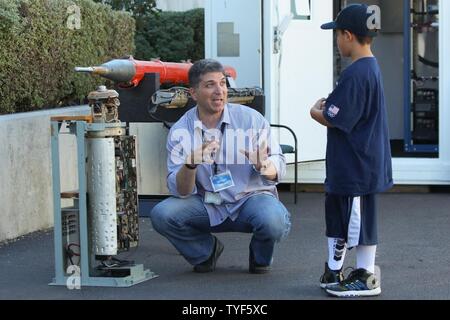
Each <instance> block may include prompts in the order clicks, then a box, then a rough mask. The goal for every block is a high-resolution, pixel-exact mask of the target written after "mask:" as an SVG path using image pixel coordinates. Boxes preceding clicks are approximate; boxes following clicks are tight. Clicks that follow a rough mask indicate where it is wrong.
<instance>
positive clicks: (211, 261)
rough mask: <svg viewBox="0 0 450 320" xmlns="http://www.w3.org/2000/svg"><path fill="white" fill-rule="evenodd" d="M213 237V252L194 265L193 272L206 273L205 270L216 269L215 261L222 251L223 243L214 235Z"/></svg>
mask: <svg viewBox="0 0 450 320" xmlns="http://www.w3.org/2000/svg"><path fill="white" fill-rule="evenodd" d="M213 238H214V246H213V252H212V254H211V256H210V257H209V258H208V260H206V261H204V262H202V263H200V264H197V265H195V266H194V272H198V273H207V272H213V271H214V270H215V269H216V262H217V260H218V259H219V257H220V255H221V254H222V251H223V248H224V246H223V244H222V242H220V241H219V239H217V238H216V237H215V236H213Z"/></svg>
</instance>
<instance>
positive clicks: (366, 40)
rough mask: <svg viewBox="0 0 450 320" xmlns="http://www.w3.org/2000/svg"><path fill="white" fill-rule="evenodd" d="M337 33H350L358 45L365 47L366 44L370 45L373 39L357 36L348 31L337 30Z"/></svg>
mask: <svg viewBox="0 0 450 320" xmlns="http://www.w3.org/2000/svg"><path fill="white" fill-rule="evenodd" d="M337 31H338V32H342V33H344V32H345V31H348V32H350V33H351V34H353V35H354V36H355V38H356V41H358V43H359V44H360V45H366V44H372V43H373V37H369V36H359V35H357V34H355V33H354V32H352V31H350V30H343V29H337Z"/></svg>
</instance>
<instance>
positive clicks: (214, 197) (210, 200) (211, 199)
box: [205, 192, 223, 206]
mask: <svg viewBox="0 0 450 320" xmlns="http://www.w3.org/2000/svg"><path fill="white" fill-rule="evenodd" d="M222 202H223V201H222V197H221V196H220V194H218V193H213V192H205V203H206V204H215V205H216V206H220V205H221V204H222Z"/></svg>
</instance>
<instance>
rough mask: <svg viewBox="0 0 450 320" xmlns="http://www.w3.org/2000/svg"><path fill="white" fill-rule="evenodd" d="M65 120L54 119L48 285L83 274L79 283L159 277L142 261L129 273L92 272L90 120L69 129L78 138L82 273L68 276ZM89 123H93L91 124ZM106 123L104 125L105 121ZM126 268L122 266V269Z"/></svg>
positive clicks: (112, 283)
mask: <svg viewBox="0 0 450 320" xmlns="http://www.w3.org/2000/svg"><path fill="white" fill-rule="evenodd" d="M62 123H63V121H52V122H51V148H52V175H53V208H54V209H53V210H54V225H55V226H54V242H55V278H54V279H53V281H52V282H51V283H50V284H49V285H64V286H67V285H68V284H69V283H70V282H71V281H73V277H74V276H79V277H80V282H79V283H80V286H98V287H130V286H132V285H135V284H138V283H141V282H144V281H146V280H150V279H152V278H155V277H157V275H156V274H155V273H153V272H152V271H150V270H148V269H147V270H144V267H143V265H142V264H139V265H134V266H131V267H127V269H129V273H130V275H129V276H126V277H98V276H91V275H90V270H89V268H90V263H89V262H90V254H89V235H88V219H87V201H86V200H87V199H86V191H87V187H86V175H85V174H84V173H85V172H86V154H85V134H86V131H87V123H86V122H85V121H72V122H71V123H70V131H71V132H70V133H71V134H75V136H76V140H77V163H78V186H79V191H78V194H79V198H78V208H77V209H78V215H79V231H80V264H81V268H80V269H81V270H80V274H79V275H77V274H75V275H69V276H67V275H66V273H65V271H64V248H63V246H62V243H63V242H62V241H63V239H62V231H63V230H62V214H61V184H60V163H59V131H60V129H61V125H62ZM90 126H94V124H91V125H90ZM103 126H105V125H104V124H103ZM123 269H124V268H120V270H123Z"/></svg>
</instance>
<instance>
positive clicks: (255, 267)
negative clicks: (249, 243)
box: [248, 250, 272, 274]
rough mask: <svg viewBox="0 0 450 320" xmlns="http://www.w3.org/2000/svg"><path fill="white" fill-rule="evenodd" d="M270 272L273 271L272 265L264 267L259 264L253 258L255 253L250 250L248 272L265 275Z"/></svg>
mask: <svg viewBox="0 0 450 320" xmlns="http://www.w3.org/2000/svg"><path fill="white" fill-rule="evenodd" d="M270 270H272V267H271V266H270V265H268V266H263V265H260V264H257V263H256V262H255V260H254V258H253V253H252V251H251V250H250V256H249V263H248V272H250V273H253V274H265V273H269V272H270Z"/></svg>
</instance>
